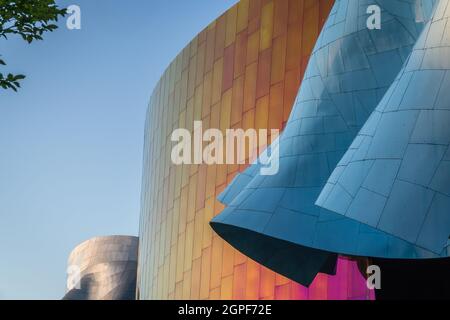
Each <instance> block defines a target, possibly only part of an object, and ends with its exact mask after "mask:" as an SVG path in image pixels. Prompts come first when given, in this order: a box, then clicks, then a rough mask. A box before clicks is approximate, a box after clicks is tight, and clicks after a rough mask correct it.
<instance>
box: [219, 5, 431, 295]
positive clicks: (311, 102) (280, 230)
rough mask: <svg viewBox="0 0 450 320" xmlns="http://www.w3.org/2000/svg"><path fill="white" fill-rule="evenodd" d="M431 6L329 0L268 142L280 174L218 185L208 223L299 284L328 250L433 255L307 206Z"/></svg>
mask: <svg viewBox="0 0 450 320" xmlns="http://www.w3.org/2000/svg"><path fill="white" fill-rule="evenodd" d="M370 4H377V5H379V6H380V7H381V9H382V17H383V19H382V28H381V30H369V29H368V28H367V26H366V20H367V17H368V15H367V13H366V9H367V7H368V6H369V5H370ZM433 7H434V1H429V0H421V1H419V0H417V1H416V0H408V1H404V0H378V1H367V0H353V1H347V0H338V1H336V3H335V5H334V7H333V9H332V11H331V14H330V16H329V18H328V20H327V23H326V25H325V27H324V29H323V30H322V32H321V34H320V37H319V39H318V41H317V44H316V46H315V49H314V51H313V54H312V56H311V59H310V62H309V64H308V68H307V71H306V74H305V77H304V80H303V82H302V85H301V88H300V91H299V93H298V96H297V100H296V102H295V105H294V108H293V111H292V113H291V116H290V118H289V121H288V123H287V126H286V128H285V130H284V132H283V134H282V135H281V137H280V139H279V141H278V142H277V143H276V144H274V145H273V146H272V148H279V153H280V166H279V167H280V171H279V172H278V174H276V175H274V176H261V175H260V174H259V165H258V164H254V165H252V166H251V167H250V168H249V169H247V170H246V171H245V172H243V173H242V174H240V175H238V176H237V177H236V179H235V180H234V181H233V182H232V183H231V184H230V185H229V186H228V187H227V188H226V190H225V191H224V192H223V193H222V194H221V195H220V197H219V200H220V201H222V202H223V203H224V204H226V205H227V208H226V209H225V210H224V211H223V212H222V213H221V214H220V215H218V216H217V217H215V218H214V219H213V220H212V221H211V226H212V227H213V229H214V230H215V231H216V232H217V233H218V234H219V235H220V236H221V237H223V238H224V239H225V240H226V241H227V242H229V243H230V244H232V245H233V246H234V247H235V248H237V249H238V250H240V251H241V252H243V253H244V254H246V255H248V256H249V257H251V258H252V259H254V260H256V261H258V262H260V263H262V264H263V265H265V266H267V267H269V268H270V269H273V270H274V271H276V272H278V273H281V274H283V275H285V276H287V277H289V278H291V279H293V280H295V281H297V282H299V283H301V284H303V285H306V286H307V285H309V284H310V283H311V282H312V280H313V279H314V278H315V276H316V275H317V273H318V272H325V273H333V265H334V262H335V260H336V257H337V254H344V255H351V256H372V255H380V254H381V253H382V255H383V257H397V256H399V255H400V256H406V255H408V256H427V257H434V256H435V255H434V254H433V253H431V252H428V251H424V250H423V248H421V247H419V246H417V245H416V244H414V243H411V242H408V241H406V240H405V239H403V238H400V237H397V236H396V235H395V234H390V233H389V232H386V230H378V229H376V228H374V227H371V226H370V225H367V224H365V223H363V222H362V221H358V220H355V219H352V218H350V217H347V216H344V215H341V214H338V213H335V212H333V211H330V210H327V209H323V208H320V207H319V206H316V205H315V201H316V200H317V198H318V196H319V194H320V193H321V191H322V189H323V188H324V186H325V185H326V182H327V179H328V178H329V177H330V175H331V173H332V172H333V170H334V169H335V167H336V165H338V162H339V160H340V159H341V158H342V157H343V156H344V154H345V153H346V151H347V150H348V148H349V147H350V146H351V144H352V142H353V140H354V138H355V137H356V135H357V134H358V132H359V131H360V129H361V128H362V127H363V125H364V124H365V122H366V121H367V119H368V117H369V116H370V114H371V113H372V112H373V110H374V109H375V108H376V107H377V105H378V104H379V103H380V101H381V100H382V98H383V96H384V95H385V94H386V92H387V91H388V89H389V87H390V86H391V84H392V83H393V81H394V80H395V77H396V76H397V74H398V73H399V72H400V70H401V69H402V66H403V64H404V63H405V61H407V59H408V57H409V56H410V54H411V52H412V48H413V46H414V44H415V43H416V42H417V40H418V38H419V36H420V34H421V33H422V31H423V29H424V27H425V26H426V24H427V22H428V20H429V17H431V14H432V12H433ZM338 197H339V196H338ZM380 252H381V253H380ZM368 253H370V254H368Z"/></svg>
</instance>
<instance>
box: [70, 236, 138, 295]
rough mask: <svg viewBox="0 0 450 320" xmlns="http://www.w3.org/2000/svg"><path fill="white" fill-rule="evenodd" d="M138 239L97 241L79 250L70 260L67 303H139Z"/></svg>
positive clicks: (125, 238)
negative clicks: (116, 301)
mask: <svg viewBox="0 0 450 320" xmlns="http://www.w3.org/2000/svg"><path fill="white" fill-rule="evenodd" d="M138 242H139V241H138V238H137V237H130V236H109V237H97V238H93V239H91V240H88V241H85V242H83V243H82V244H80V245H79V246H78V247H76V248H75V249H74V250H73V251H72V253H71V254H70V257H69V260H68V273H69V274H68V276H69V277H68V288H67V293H66V295H65V296H64V298H63V299H64V300H135V294H136V273H137V255H138Z"/></svg>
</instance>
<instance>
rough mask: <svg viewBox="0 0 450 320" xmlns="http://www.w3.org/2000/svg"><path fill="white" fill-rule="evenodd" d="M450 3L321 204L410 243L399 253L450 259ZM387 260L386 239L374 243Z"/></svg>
mask: <svg viewBox="0 0 450 320" xmlns="http://www.w3.org/2000/svg"><path fill="white" fill-rule="evenodd" d="M449 18H450V5H449V1H448V0H441V1H439V4H438V6H437V9H436V12H435V14H434V16H433V19H432V20H431V21H430V22H429V23H428V24H427V26H426V28H425V30H424V31H423V33H422V35H421V37H420V39H419V40H418V41H417V43H416V45H415V47H414V50H413V52H412V54H411V56H410V57H409V59H408V61H407V63H406V64H405V66H404V68H403V69H402V71H401V72H400V74H399V75H398V77H397V78H396V80H395V81H394V83H393V84H392V85H391V87H390V89H389V91H388V92H387V93H386V95H385V96H384V98H383V100H382V101H381V103H380V104H379V105H378V107H377V108H376V110H375V111H374V112H373V113H372V115H371V116H370V118H369V120H368V121H367V123H366V124H365V125H364V127H363V128H362V130H361V131H360V132H359V134H358V136H357V137H356V139H355V140H354V142H353V144H352V146H351V147H350V148H349V150H348V151H347V153H346V154H345V155H344V157H343V158H342V159H341V161H340V162H339V164H338V165H337V167H336V169H335V170H334V172H333V174H332V175H331V177H330V178H329V180H328V182H327V184H326V186H325V188H324V190H323V191H322V193H321V195H320V197H319V199H318V201H317V204H318V205H320V206H322V207H324V208H326V209H329V210H332V211H334V212H337V213H339V214H341V215H343V216H345V217H348V218H351V219H354V220H356V221H359V222H361V223H364V225H367V226H370V227H371V228H375V229H376V230H380V231H381V232H385V233H388V234H391V235H393V236H395V237H397V238H399V239H402V240H403V241H405V242H407V243H408V244H409V245H410V247H409V248H421V250H420V251H419V250H407V251H396V252H395V253H393V254H391V255H389V256H394V257H395V258H427V257H437V256H440V257H447V256H448V255H449V251H448V245H449V243H448V239H449V236H450V150H449V144H450V125H449V124H450V91H449V88H450V20H449ZM374 246H377V250H378V251H376V252H372V251H368V252H365V253H366V254H370V255H374V254H376V255H377V256H380V257H386V256H387V252H386V250H389V249H390V248H389V246H388V244H383V243H378V242H377V243H375V244H374Z"/></svg>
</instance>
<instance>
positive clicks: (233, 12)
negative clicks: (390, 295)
mask: <svg viewBox="0 0 450 320" xmlns="http://www.w3.org/2000/svg"><path fill="white" fill-rule="evenodd" d="M333 3H334V1H333V0H242V1H240V2H239V3H238V4H237V5H235V6H234V7H232V8H231V9H229V10H228V11H227V12H226V13H225V14H223V15H222V16H221V17H219V18H218V19H217V20H216V21H214V22H213V23H211V24H210V25H209V26H208V27H207V28H205V29H204V30H203V31H202V32H200V33H199V34H198V36H197V37H195V38H194V39H193V40H192V41H191V43H190V44H189V45H188V46H187V47H186V48H185V49H184V50H183V51H182V52H181V53H180V54H179V55H178V56H177V57H176V59H175V60H174V61H173V62H172V63H171V65H170V66H169V68H168V69H167V70H166V72H165V73H164V75H163V77H162V78H161V80H160V82H159V83H158V85H157V86H156V88H155V90H154V92H153V94H152V97H151V101H150V105H149V108H148V112H147V119H146V131H145V147H144V168H143V181H142V185H143V189H142V198H141V204H142V205H141V221H140V250H139V270H138V297H139V298H140V299H308V298H309V299H327V298H334V299H346V298H359V299H364V298H368V297H369V296H370V294H369V292H368V290H365V289H364V288H362V287H361V286H360V285H355V283H359V284H360V283H361V281H362V278H361V276H360V275H359V272H358V271H357V266H356V265H355V264H354V263H352V262H349V261H347V260H340V261H339V263H338V274H339V275H340V276H339V277H330V276H325V275H319V276H318V278H317V279H316V281H315V282H314V283H313V284H312V285H311V287H310V288H309V289H306V288H304V287H301V286H300V285H298V284H296V283H294V282H292V281H290V280H288V279H286V278H284V277H282V276H279V275H277V274H275V273H274V272H272V271H270V270H268V269H267V268H265V267H263V266H260V265H259V264H257V263H256V262H254V261H252V260H250V259H248V258H247V257H245V256H244V255H242V254H241V253H239V252H238V251H236V250H234V249H233V248H232V247H231V246H230V245H229V244H227V243H226V242H224V241H223V240H222V239H221V238H220V237H219V236H217V235H216V234H214V233H213V231H212V229H211V227H210V226H209V222H210V220H211V219H212V218H213V217H214V216H215V215H216V214H218V213H220V212H221V211H222V210H223V208H224V207H223V205H222V204H221V203H220V202H219V201H217V200H216V197H217V196H218V195H219V194H220V192H221V191H223V190H224V188H225V187H226V186H227V184H228V183H230V182H231V180H232V179H233V177H234V176H235V175H236V174H237V173H238V172H240V171H242V170H243V169H245V167H246V166H245V165H210V166H208V165H181V166H176V165H174V164H172V161H171V150H172V147H173V143H172V142H171V134H172V132H173V130H175V129H178V128H187V129H188V130H190V131H191V132H192V131H193V124H194V121H202V123H203V129H208V128H220V129H221V130H222V131H223V132H224V131H225V130H226V129H228V128H243V129H244V130H246V129H249V128H254V129H282V128H283V126H284V125H285V124H286V122H287V120H288V116H289V114H290V112H291V109H292V106H293V103H294V99H295V97H296V95H297V92H298V89H299V85H300V81H301V79H302V77H303V73H304V70H305V68H306V65H307V62H308V59H309V56H310V54H311V51H312V49H313V47H314V45H315V42H316V39H317V37H318V35H319V32H320V30H321V28H322V26H323V24H324V22H325V20H326V18H327V16H328V15H329V13H330V10H331V7H332V5H333ZM269 132H270V131H269Z"/></svg>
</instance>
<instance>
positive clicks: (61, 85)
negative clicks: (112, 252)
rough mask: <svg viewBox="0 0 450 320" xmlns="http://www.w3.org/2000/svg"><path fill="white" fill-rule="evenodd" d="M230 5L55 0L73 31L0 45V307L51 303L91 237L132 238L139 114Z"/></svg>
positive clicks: (186, 0)
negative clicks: (76, 15) (12, 76)
mask: <svg viewBox="0 0 450 320" xmlns="http://www.w3.org/2000/svg"><path fill="white" fill-rule="evenodd" d="M236 2H237V1H236V0H78V1H76V0H74V1H70V0H67V1H66V0H64V1H57V3H58V4H60V5H62V6H68V5H71V4H77V5H79V6H80V7H81V13H82V29H81V30H73V31H70V30H68V29H67V28H66V27H65V20H64V21H61V23H60V29H58V30H57V31H56V32H54V33H49V34H46V35H45V40H44V41H43V42H36V43H33V44H31V45H28V44H26V43H24V42H23V41H21V40H20V39H17V38H14V39H10V40H8V41H3V40H2V41H0V54H1V55H2V58H3V59H4V60H5V61H6V62H7V63H8V66H7V67H1V70H2V72H3V73H4V72H5V71H12V72H14V73H24V74H26V75H27V79H26V80H25V81H24V82H23V88H22V89H21V90H20V91H19V92H18V93H14V92H12V91H10V92H8V91H3V90H0V299H60V298H61V297H62V296H63V295H64V290H65V270H66V261H67V257H68V255H69V253H70V251H71V250H72V249H73V248H74V247H75V246H76V245H77V244H79V243H80V242H82V241H84V240H86V239H88V238H91V237H93V236H98V235H112V234H127V235H137V233H138V223H139V198H140V184H141V166H142V163H141V162H142V147H143V135H144V115H145V111H146V107H147V103H148V100H149V97H150V94H151V91H152V89H153V87H154V86H155V84H156V82H157V81H158V80H159V77H160V75H161V74H162V73H163V71H164V70H165V68H166V67H167V66H168V64H169V63H170V62H171V61H172V59H173V58H174V57H175V56H176V54H177V53H178V52H179V51H180V50H181V49H182V48H183V47H184V46H185V45H186V44H187V43H188V42H189V41H190V40H191V39H192V38H193V37H194V36H195V35H196V34H197V33H198V32H199V31H201V29H203V27H205V26H206V25H208V24H209V23H210V22H211V21H212V20H214V19H215V18H216V17H217V16H218V15H220V14H221V13H222V12H224V11H225V10H226V9H227V8H229V7H230V6H231V5H233V4H234V3H236Z"/></svg>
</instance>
